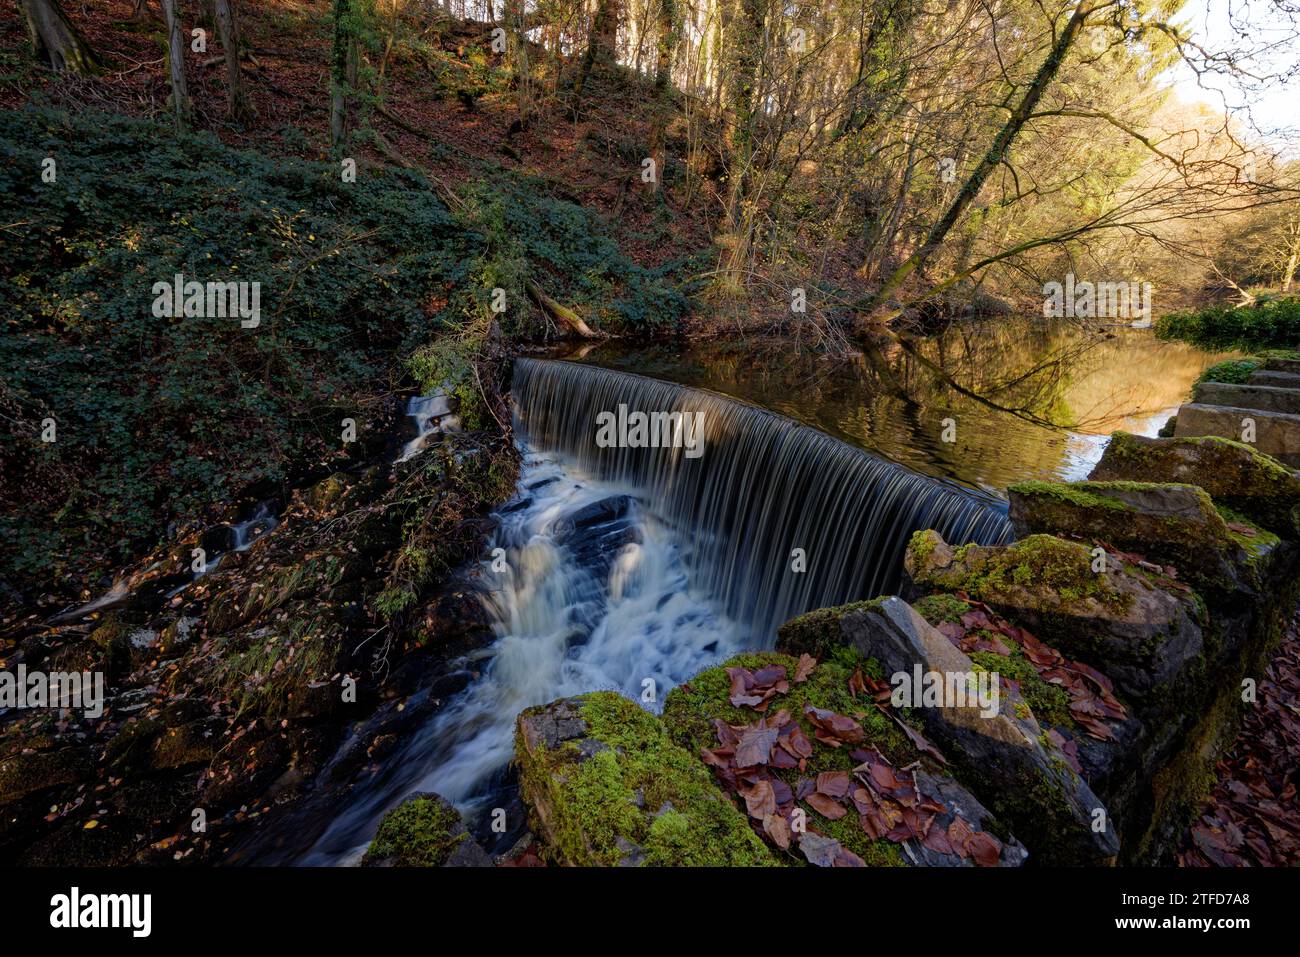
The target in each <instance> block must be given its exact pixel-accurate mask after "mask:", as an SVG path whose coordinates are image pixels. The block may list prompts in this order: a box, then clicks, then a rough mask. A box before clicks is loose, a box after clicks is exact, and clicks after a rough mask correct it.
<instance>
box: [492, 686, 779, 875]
mask: <svg viewBox="0 0 1300 957" xmlns="http://www.w3.org/2000/svg"><path fill="white" fill-rule="evenodd" d="M515 760H516V762H517V763H518V766H519V772H520V774H519V778H520V790H521V794H522V796H523V798H524V800H525V802H526V803H527V804H528V805H529V807H530V808H531V809H532V813H533V817H534V819H535V820H534V823H535V828H534V830H535V831H536V832H537V833H538V834H540V835H542V836H543V839H544V843H545V845H546V849H547V853H548V854H549V855H550V856H551V857H552V858H553V859H554V860H556V861H557V862H559V863H561V864H568V865H578V866H592V865H604V866H611V865H622V866H634V865H676V866H688V867H712V866H741V867H753V866H758V867H770V866H774V865H776V864H777V863H779V862H778V861H777V859H776V857H775V856H774V855H773V853H772V852H771V851H770V850H769V849H768V847H767V845H766V844H765V843H764V842H763V841H762V839H761V838H759V837H758V835H757V834H755V833H754V832H753V830H751V829H750V827H749V824H748V823H747V821H746V819H745V817H744V815H743V814H741V813H740V812H739V811H738V810H737V809H736V807H735V805H734V804H732V802H731V800H730V799H729V798H728V797H727V796H726V795H725V794H723V793H722V791H721V790H719V788H718V787H717V786H716V785H715V784H714V783H713V780H712V778H711V777H710V774H709V772H708V769H707V768H706V767H705V766H704V765H703V764H702V763H701V762H700V760H699V758H698V757H696V756H695V755H694V754H692V753H690V752H689V751H687V750H685V749H684V748H681V747H679V746H677V745H676V744H674V743H673V741H672V740H671V738H670V737H669V735H668V732H667V731H666V730H665V728H664V725H663V724H662V723H661V722H660V721H659V719H658V718H656V717H655V716H654V715H652V714H649V713H648V712H646V711H643V710H642V709H641V708H640V707H638V706H637V705H636V704H634V703H633V702H631V701H629V700H627V699H626V698H624V697H622V696H621V695H619V694H616V693H614V692H608V691H602V692H595V693H592V694H588V695H584V696H582V697H577V698H565V699H561V700H559V701H554V702H552V703H550V704H548V705H542V706H539V707H535V708H529V709H527V710H526V711H524V712H523V713H521V714H520V715H519V719H518V723H517V728H516V733H515Z"/></svg>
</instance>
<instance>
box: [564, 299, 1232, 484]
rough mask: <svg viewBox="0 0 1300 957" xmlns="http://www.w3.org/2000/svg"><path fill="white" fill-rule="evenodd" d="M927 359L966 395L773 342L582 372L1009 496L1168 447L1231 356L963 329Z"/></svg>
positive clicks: (1034, 324) (931, 378)
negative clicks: (1103, 462) (1213, 371)
mask: <svg viewBox="0 0 1300 957" xmlns="http://www.w3.org/2000/svg"><path fill="white" fill-rule="evenodd" d="M920 352H921V353H922V355H923V356H924V358H925V359H928V360H929V361H930V362H931V363H933V364H934V365H936V366H938V367H939V368H940V369H942V370H943V373H944V374H946V376H947V377H949V378H950V379H951V380H952V382H954V383H956V388H954V386H953V385H951V384H950V383H949V382H948V381H945V378H944V375H941V374H938V373H936V372H934V371H933V370H932V369H931V368H928V367H927V366H926V365H925V363H923V362H920V361H918V360H917V359H916V358H915V357H913V356H910V355H908V354H907V353H906V352H905V351H904V350H903V349H901V348H899V347H898V346H897V345H896V344H892V343H890V344H889V345H881V346H879V347H876V348H874V349H873V350H871V351H869V352H867V353H864V354H860V355H856V356H851V357H847V358H828V357H825V356H817V355H813V354H809V353H802V354H799V353H794V352H792V351H791V348H790V346H789V344H788V343H786V342H779V343H774V342H767V341H762V340H751V341H748V342H743V343H725V344H724V343H718V344H704V345H699V344H695V345H692V346H691V347H690V348H688V349H682V348H677V347H675V346H657V347H651V348H646V347H636V348H629V347H624V346H620V345H618V344H605V345H601V346H599V347H597V348H595V349H593V350H590V351H589V352H587V353H586V354H585V355H584V356H583V357H582V361H584V362H590V363H594V364H597V365H604V366H608V367H611V368H616V369H621V370H623V371H627V372H639V373H641V374H643V375H648V376H653V377H655V378H660V379H666V380H669V381H672V382H679V383H682V384H684V385H691V386H697V387H702V388H707V389H713V390H715V391H717V392H721V393H724V394H726V395H731V396H734V397H736V398H740V399H745V400H748V401H750V402H754V403H756V404H758V405H761V406H765V407H767V408H769V409H772V410H774V411H777V412H781V413H783V414H785V415H789V416H791V417H793V418H796V419H798V420H800V421H802V422H805V423H806V424H808V425H812V426H814V427H816V428H819V429H821V430H823V431H825V432H828V433H830V434H831V435H834V436H836V437H838V438H841V439H843V440H845V441H848V442H852V443H854V444H857V445H860V446H863V447H865V448H868V449H872V450H874V451H877V452H880V453H881V454H883V455H886V456H888V457H890V458H892V459H894V460H895V461H898V462H902V463H904V464H905V465H908V466H909V467H911V468H914V469H916V470H917V471H920V472H923V473H927V474H930V475H942V476H947V477H949V478H954V479H957V480H958V481H962V482H965V483H968V484H970V485H974V486H978V487H982V488H987V489H1002V488H1005V487H1006V486H1007V485H1008V484H1010V483H1012V482H1015V481H1018V480H1021V479H1027V478H1043V479H1048V478H1059V479H1077V478H1083V477H1084V476H1086V474H1087V473H1088V471H1089V470H1090V469H1091V467H1092V465H1093V464H1094V463H1095V462H1096V460H1097V459H1098V458H1099V457H1100V456H1101V453H1102V449H1103V448H1104V446H1105V437H1106V436H1108V435H1109V434H1110V433H1111V432H1113V431H1116V430H1117V429H1124V430H1126V431H1130V432H1136V433H1138V434H1142V435H1154V434H1155V433H1156V432H1157V431H1158V430H1159V429H1160V427H1161V426H1162V425H1163V424H1164V423H1165V421H1166V420H1167V419H1168V418H1169V416H1170V415H1172V414H1173V413H1174V412H1175V411H1176V410H1177V407H1178V406H1179V405H1180V404H1181V403H1182V402H1184V401H1186V400H1187V398H1188V395H1189V393H1190V391H1191V386H1192V383H1193V382H1194V381H1195V380H1196V378H1197V376H1199V375H1200V373H1201V372H1202V371H1203V370H1204V369H1205V368H1206V367H1207V366H1208V365H1210V364H1212V363H1214V362H1217V361H1219V360H1220V359H1223V358H1226V357H1227V356H1228V355H1230V354H1228V353H1207V352H1202V351H1200V350H1198V349H1195V348H1193V347H1191V346H1187V345H1183V344H1181V343H1166V342H1160V341H1158V340H1156V339H1155V338H1154V336H1152V334H1151V333H1150V331H1149V330H1142V329H1132V328H1128V327H1114V326H1111V327H1097V326H1091V327H1088V326H1084V325H1081V324H1079V323H1074V322H1068V321H1062V320H1043V319H1024V320H1007V319H1000V320H997V321H991V322H986V323H979V324H963V325H960V326H954V327H952V328H951V329H949V330H948V331H947V332H946V333H944V334H943V335H941V336H938V337H935V338H933V339H928V340H925V341H924V342H922V343H921V344H920ZM963 392H967V393H970V394H963ZM981 400H983V401H981ZM992 406H997V407H998V408H994V407H992ZM1000 409H1012V410H1015V411H1016V413H1017V414H1013V413H1011V412H1006V411H1000ZM947 419H951V420H953V422H952V424H953V426H954V428H952V429H949V430H948V437H950V438H953V439H954V441H951V442H946V441H944V438H945V434H944V433H945V429H944V425H945V420H947ZM1040 422H1045V423H1051V424H1052V425H1055V426H1057V427H1056V428H1053V427H1051V426H1048V425H1043V424H1039V423H1040Z"/></svg>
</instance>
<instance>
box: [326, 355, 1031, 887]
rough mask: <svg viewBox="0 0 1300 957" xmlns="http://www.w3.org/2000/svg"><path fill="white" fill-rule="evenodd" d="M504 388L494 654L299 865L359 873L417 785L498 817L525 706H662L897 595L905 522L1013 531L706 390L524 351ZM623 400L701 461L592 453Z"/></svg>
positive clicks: (490, 598) (977, 536)
mask: <svg viewBox="0 0 1300 957" xmlns="http://www.w3.org/2000/svg"><path fill="white" fill-rule="evenodd" d="M513 393H514V397H515V403H516V408H515V413H516V418H515V425H516V432H517V434H518V435H519V437H520V441H521V443H522V445H523V447H524V450H525V453H526V454H525V462H524V468H523V471H522V473H521V477H520V481H519V486H518V489H517V491H516V494H515V496H514V498H513V499H512V500H511V501H510V502H509V503H507V504H506V505H505V506H503V507H502V508H501V509H500V510H499V513H498V517H499V519H500V524H499V526H498V529H497V532H496V533H495V536H494V540H493V541H492V542H491V543H490V545H489V551H491V550H493V549H495V548H501V549H503V550H504V562H501V561H500V559H501V557H502V556H501V554H500V553H497V559H496V561H495V564H496V567H497V568H498V569H500V570H493V565H494V560H493V559H492V558H488V559H485V560H484V563H483V567H484V572H483V574H482V575H481V576H480V578H479V580H480V581H482V582H483V586H482V587H483V593H482V598H483V601H484V604H485V606H486V607H487V609H488V610H489V612H490V614H491V617H492V620H493V628H494V631H495V634H496V640H495V642H494V644H493V646H492V649H491V652H490V654H491V662H490V663H489V664H488V666H487V667H486V669H484V671H483V674H482V676H481V677H480V678H479V679H478V680H476V681H475V682H473V683H472V684H470V686H469V687H467V688H466V689H465V690H464V691H463V692H462V693H461V694H460V695H459V696H458V697H457V698H456V699H455V700H454V701H453V702H451V703H449V704H448V705H447V706H446V707H445V708H444V709H443V710H442V711H440V712H439V713H438V714H436V715H435V716H434V717H433V718H432V719H431V720H430V721H428V722H427V723H426V724H425V725H424V726H423V727H422V728H421V729H420V731H419V732H418V733H416V734H413V735H411V736H410V737H409V738H408V740H407V741H406V742H404V744H403V746H402V748H401V749H400V751H399V752H398V753H397V755H396V756H395V757H394V758H393V759H392V760H391V761H390V762H389V764H388V766H387V768H386V769H385V770H384V772H383V773H382V774H381V775H379V776H378V777H377V778H376V779H375V780H373V781H371V782H369V783H367V784H366V785H364V786H363V787H361V788H360V789H359V791H358V792H355V793H356V796H355V798H354V799H353V800H352V803H351V804H350V805H349V806H348V807H347V808H346V810H344V812H343V813H342V814H340V815H338V816H337V817H336V818H334V820H333V821H332V822H331V824H330V826H329V827H328V829H327V830H326V831H325V833H324V834H323V835H322V836H321V837H320V839H319V840H317V842H316V843H315V845H314V846H313V847H312V848H311V850H310V851H309V852H308V853H307V854H306V855H305V856H303V857H302V858H300V860H301V862H302V863H304V864H340V863H353V862H355V861H356V860H357V859H358V858H359V856H360V854H361V852H362V851H364V849H365V847H366V844H367V843H368V842H369V840H370V838H371V837H372V836H373V834H374V830H375V827H376V826H377V824H378V820H379V818H380V816H382V814H383V813H384V811H386V810H387V809H389V808H391V807H393V806H394V805H396V804H397V803H399V802H400V801H401V800H402V799H403V798H404V797H405V796H406V795H408V794H410V793H412V792H415V791H436V792H438V793H440V794H442V795H443V796H444V797H446V798H448V799H449V800H451V801H453V802H454V803H455V804H456V805H457V806H458V807H459V808H460V809H461V810H462V811H463V812H465V813H466V815H467V816H468V817H469V818H471V819H475V818H477V817H478V816H480V815H481V814H482V813H483V812H484V811H485V810H487V809H490V808H491V807H493V806H500V802H501V800H502V797H501V793H500V788H499V784H500V780H501V775H502V771H503V769H504V767H505V766H506V764H507V763H508V762H509V760H510V757H511V745H512V738H513V731H514V722H515V717H516V715H517V714H518V713H519V711H521V710H522V709H524V708H526V707H529V706H532V705H537V704H544V703H546V702H548V701H552V700H555V699H556V698H560V697H565V696H568V695H573V694H578V693H581V692H585V691H592V690H598V689H614V690H617V691H620V692H622V693H624V694H626V695H627V696H628V697H630V698H632V699H633V700H640V701H645V702H646V703H647V706H649V707H652V708H656V707H658V705H659V703H661V702H662V700H663V695H664V694H665V693H666V692H667V691H668V690H669V689H670V688H671V687H672V686H674V685H676V684H678V683H680V682H682V681H684V680H686V679H688V678H689V677H691V676H692V675H693V674H696V673H697V672H699V671H701V670H703V669H704V668H707V667H709V666H710V665H712V664H715V663H717V662H718V661H721V660H724V659H726V658H728V657H730V656H732V655H734V654H735V653H736V652H738V651H740V650H743V649H745V648H758V647H770V646H771V644H772V642H773V641H774V638H775V630H776V627H777V626H778V625H779V624H780V623H781V622H783V621H785V620H786V619H787V618H789V617H792V616H793V615H795V614H798V613H800V612H803V611H807V610H810V609H812V608H816V607H821V606H824V605H833V604H841V603H843V602H846V601H851V600H854V599H858V598H864V597H871V596H874V595H876V594H879V593H881V592H882V591H885V590H887V589H890V588H893V587H894V586H895V585H896V584H897V581H898V576H899V568H900V566H901V556H902V551H903V549H904V547H905V544H906V541H907V538H908V536H909V535H910V534H911V533H912V532H913V531H914V530H916V529H918V528H937V529H939V530H940V531H941V532H942V533H943V534H944V537H945V538H946V539H948V540H949V541H953V542H967V541H979V542H986V543H987V542H996V541H1003V540H1006V539H1008V538H1009V537H1010V528H1009V525H1008V523H1007V521H1006V518H1005V516H1004V514H1003V513H1002V512H1001V511H1000V510H999V509H998V508H997V507H996V504H995V503H994V502H993V501H992V500H987V499H986V498H985V497H983V496H979V495H977V494H976V493H974V492H971V491H968V490H964V489H961V488H959V487H956V486H953V485H949V484H947V483H944V482H941V481H939V480H936V479H930V478H926V477H923V476H919V475H916V474H914V473H911V472H909V471H907V470H906V469H904V468H902V467H901V466H898V465H895V464H893V463H890V462H888V461H886V460H883V459H880V458H877V457H876V456H873V455H871V454H869V453H867V452H863V451H862V450H860V449H856V448H853V447H852V446H848V445H845V444H844V443H842V442H839V441H837V440H835V439H832V438H830V437H828V436H826V435H824V434H822V433H820V432H817V431H815V430H813V429H808V428H805V427H803V426H799V425H797V424H796V423H794V422H791V421H790V420H788V419H784V418H782V417H780V416H776V415H773V414H771V413H768V412H765V411H763V410H761V409H757V408H754V407H752V406H748V405H745V404H743V403H740V402H736V401H733V400H730V399H726V398H723V397H721V396H717V395H714V394H712V393H707V392H701V391H699V390H693V389H687V388H684V387H681V386H675V385H671V384H668V383H663V382H658V381H656V380H653V379H647V378H643V377H641V376H636V375H628V374H624V373H617V372H611V371H608V370H604V369H599V368H594V367H590V366H582V365H576V364H572V363H566V362H553V361H541V360H529V359H521V360H518V361H517V362H516V364H515V374H514V384H513ZM619 404H624V405H626V406H628V407H629V409H632V410H640V411H645V412H655V411H657V412H672V411H683V412H685V411H690V412H698V413H700V414H701V416H702V418H701V420H700V421H701V422H702V424H703V433H702V437H703V443H704V444H703V447H702V455H700V457H699V458H694V459H692V458H688V457H687V456H686V455H684V454H683V450H682V449H664V448H657V449H656V448H641V449H628V448H599V447H597V445H596V441H595V435H596V425H595V423H596V416H597V414H598V413H600V412H603V411H613V410H614V409H616V408H617V406H618V405H619ZM796 548H802V549H804V551H805V553H806V556H807V570H806V571H803V572H798V571H795V570H794V565H793V562H792V560H791V552H792V551H793V550H794V549H796ZM647 690H649V691H651V692H652V694H649V695H647V694H646V693H645V692H646V691H647Z"/></svg>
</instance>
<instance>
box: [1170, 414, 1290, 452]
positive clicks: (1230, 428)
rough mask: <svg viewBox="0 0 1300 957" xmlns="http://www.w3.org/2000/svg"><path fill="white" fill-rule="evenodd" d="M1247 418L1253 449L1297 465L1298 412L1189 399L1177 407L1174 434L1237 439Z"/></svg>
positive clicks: (1177, 436) (1240, 435) (1177, 435)
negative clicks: (1252, 430)
mask: <svg viewBox="0 0 1300 957" xmlns="http://www.w3.org/2000/svg"><path fill="white" fill-rule="evenodd" d="M1246 419H1251V420H1253V421H1254V423H1255V441H1254V443H1252V444H1253V445H1254V447H1255V448H1256V449H1258V450H1259V451H1261V452H1263V453H1264V454H1265V455H1271V456H1273V458H1275V459H1277V460H1278V461H1279V462H1282V463H1283V464H1285V465H1289V466H1291V467H1293V468H1294V467H1297V466H1300V415H1287V414H1286V413H1283V412H1261V411H1260V410H1258V409H1242V408H1238V407H1234V406H1223V405H1202V404H1201V403H1199V402H1189V403H1188V404H1187V405H1185V406H1183V407H1182V408H1181V409H1179V410H1178V424H1177V426H1176V427H1175V430H1174V436H1175V437H1176V438H1184V437H1186V436H1198V435H1218V436H1222V437H1223V438H1225V439H1235V440H1236V441H1238V442H1240V441H1241V437H1242V430H1243V427H1244V422H1245V420H1246Z"/></svg>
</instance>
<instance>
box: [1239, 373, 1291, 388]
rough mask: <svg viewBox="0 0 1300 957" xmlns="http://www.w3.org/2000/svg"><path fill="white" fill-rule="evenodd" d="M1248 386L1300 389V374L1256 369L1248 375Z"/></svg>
mask: <svg viewBox="0 0 1300 957" xmlns="http://www.w3.org/2000/svg"><path fill="white" fill-rule="evenodd" d="M1249 384H1250V385H1268V386H1273V387H1274V388H1278V389H1300V373H1297V372H1273V371H1270V370H1265V369H1257V370H1256V371H1254V372H1252V373H1251V374H1250V383H1249Z"/></svg>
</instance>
